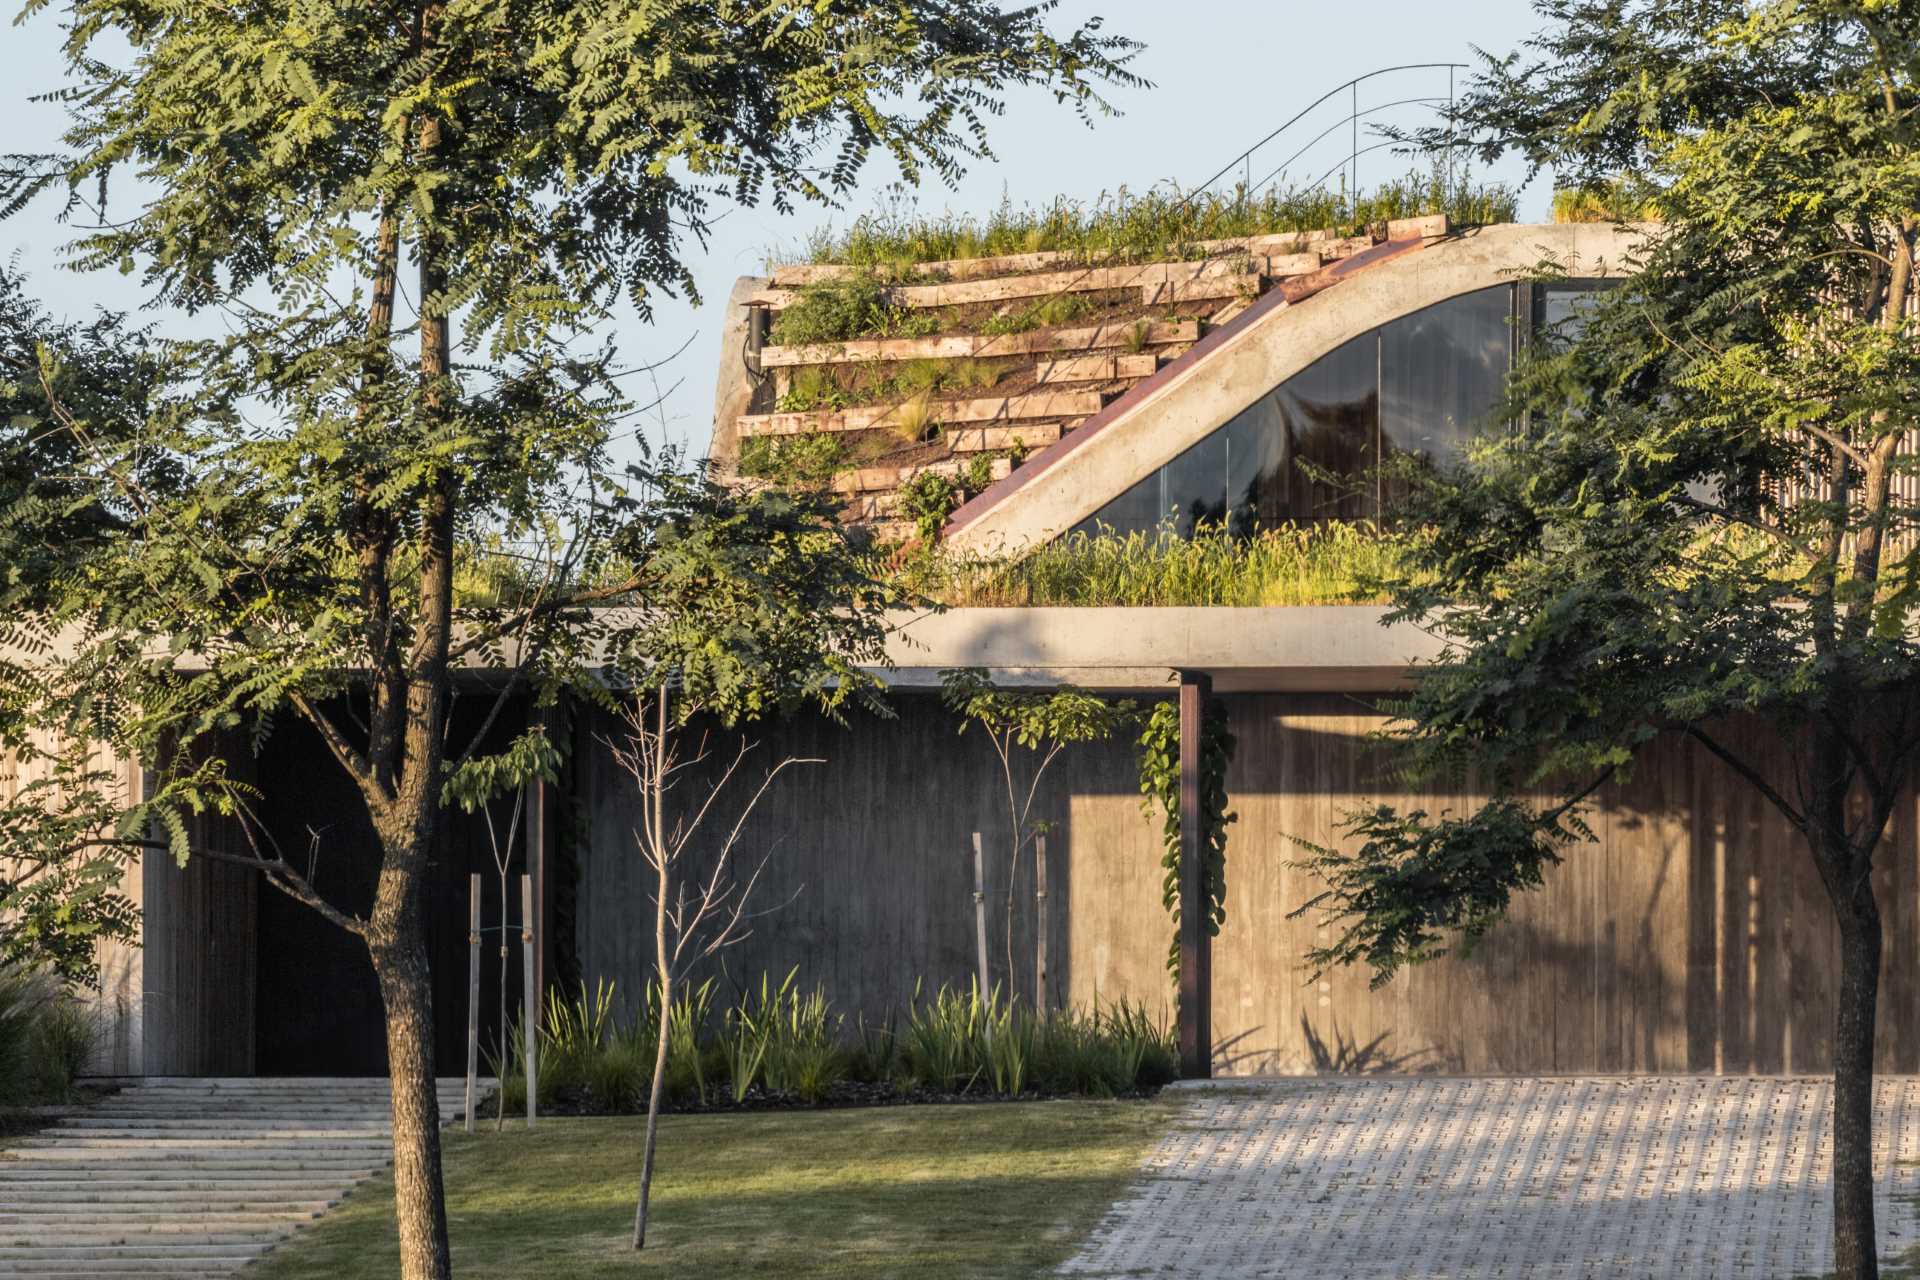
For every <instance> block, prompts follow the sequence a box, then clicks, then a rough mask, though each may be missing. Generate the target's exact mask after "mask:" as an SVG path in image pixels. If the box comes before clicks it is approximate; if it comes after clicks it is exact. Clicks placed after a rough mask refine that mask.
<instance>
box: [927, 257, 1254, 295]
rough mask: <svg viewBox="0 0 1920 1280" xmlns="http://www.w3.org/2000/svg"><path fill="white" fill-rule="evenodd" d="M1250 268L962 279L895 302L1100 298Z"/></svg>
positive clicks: (1173, 267) (1212, 264) (1091, 269)
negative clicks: (1063, 295) (1083, 295)
mask: <svg viewBox="0 0 1920 1280" xmlns="http://www.w3.org/2000/svg"><path fill="white" fill-rule="evenodd" d="M1245 269H1246V267H1245V263H1244V261H1243V260H1241V259H1239V258H1238V256H1237V255H1234V256H1229V257H1224V258H1208V259H1206V260H1204V261H1200V262H1147V263H1141V264H1138V265H1135V266H1127V267H1098V266H1086V267H1076V268H1073V269H1072V270H1069V271H1048V272H1042V273H1040V274H1038V275H1023V276H1001V277H999V278H997V279H992V280H962V281H958V282H956V283H954V284H921V285H906V286H903V287H902V288H898V289H895V290H894V291H893V298H894V301H895V302H896V303H898V304H899V305H901V306H906V307H953V306H961V305H964V304H968V303H976V302H1007V301H1011V300H1014V299H1017V298H1046V297H1051V296H1053V295H1054V294H1057V293H1099V292H1102V291H1104V290H1107V289H1132V288H1137V287H1139V286H1141V285H1147V284H1168V283H1173V282H1177V281H1184V280H1200V279H1205V278H1207V277H1210V276H1216V275H1232V274H1236V273H1239V272H1243V271H1244V270H1245Z"/></svg>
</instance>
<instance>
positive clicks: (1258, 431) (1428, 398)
mask: <svg viewBox="0 0 1920 1280" xmlns="http://www.w3.org/2000/svg"><path fill="white" fill-rule="evenodd" d="M1598 287H1600V286H1599V285H1598V282H1595V281H1577V282H1575V281H1569V282H1567V283H1565V284H1554V285H1549V286H1544V287H1540V286H1536V287H1533V288H1531V289H1529V290H1528V291H1527V292H1526V293H1522V294H1520V295H1518V296H1519V297H1520V298H1521V300H1522V306H1521V312H1522V314H1525V312H1526V310H1527V309H1528V308H1527V306H1526V305H1525V300H1526V299H1527V298H1528V297H1531V299H1532V309H1533V311H1534V315H1533V316H1532V321H1533V324H1534V327H1535V329H1538V330H1547V331H1549V332H1552V331H1553V330H1554V329H1555V328H1556V327H1558V328H1560V329H1562V330H1571V329H1572V328H1573V327H1574V326H1577V325H1578V324H1579V323H1580V317H1581V313H1582V311H1583V309H1584V307H1586V306H1587V305H1589V304H1590V302H1591V299H1592V297H1593V294H1594V291H1595V289H1596V288H1598ZM1515 298H1516V293H1515V286H1513V285H1495V286H1494V287H1492V288H1490V289H1481V290H1478V291H1477V292H1474V293H1469V294H1463V295H1461V296H1460V297H1457V298H1449V299H1447V300H1446V301H1445V302H1441V303H1437V304H1435V305H1434V306H1431V307H1427V308H1425V309H1424V310H1421V311H1417V312H1415V313H1414V314H1412V315H1408V316H1402V317H1401V318H1400V319H1398V320H1394V321H1391V322H1389V323H1388V324H1386V325H1383V326H1382V327H1381V328H1379V329H1376V330H1374V331H1373V332H1371V333H1368V334H1365V335H1362V336H1361V337H1358V338H1355V339H1353V340H1351V341H1349V342H1347V343H1346V344H1344V345H1343V346H1341V347H1339V348H1337V349H1335V350H1333V351H1331V352H1329V353H1328V354H1327V355H1325V356H1323V357H1321V358H1320V359H1319V360H1316V361H1314V362H1313V363H1312V364H1311V365H1309V366H1307V367H1306V368H1305V369H1302V370H1301V371H1300V372H1299V373H1297V374H1295V375H1294V376H1293V377H1291V378H1288V379H1287V380H1286V381H1285V382H1283V383H1281V384H1280V385H1279V386H1278V387H1275V388H1274V389H1273V390H1272V391H1270V392H1268V393H1267V394H1266V395H1264V396H1261V397H1260V399H1258V400H1256V401H1254V403H1253V404H1251V405H1249V406H1248V407H1247V408H1245V409H1243V410H1241V412H1239V413H1238V414H1236V415H1234V417H1233V418H1232V420H1231V421H1229V422H1227V423H1226V425H1224V426H1222V427H1221V428H1220V429H1219V430H1217V431H1214V432H1212V433H1211V434H1209V435H1208V436H1207V437H1206V438H1205V439H1203V440H1201V441H1200V442H1199V443H1197V444H1195V445H1194V446H1193V447H1192V448H1190V449H1188V450H1187V451H1186V452H1184V453H1182V454H1181V455H1180V456H1179V457H1177V458H1175V459H1174V460H1173V461H1171V462H1169V463H1167V464H1166V465H1165V466H1163V467H1161V468H1159V469H1158V470H1156V471H1155V472H1154V473H1153V474H1152V475H1149V476H1146V477H1145V478H1143V479H1142V480H1141V481H1140V482H1139V483H1137V484H1135V485H1134V486H1133V487H1132V488H1130V489H1128V490H1127V491H1126V492H1125V493H1122V494H1120V495H1119V496H1117V497H1115V498H1114V499H1113V500H1112V501H1110V502H1108V503H1107V504H1106V506H1104V507H1102V508H1101V509H1100V510H1099V511H1097V512H1095V513H1094V514H1093V515H1092V516H1089V517H1088V518H1087V519H1086V520H1083V521H1081V522H1080V523H1079V524H1078V525H1076V526H1075V529H1076V530H1080V531H1084V532H1087V533H1093V532H1096V531H1098V529H1099V528H1100V527H1101V526H1102V525H1104V526H1106V527H1108V528H1111V529H1112V530H1114V531H1115V532H1117V533H1120V534H1128V533H1134V532H1151V531H1153V530H1154V529H1156V528H1159V527H1160V526H1161V525H1163V524H1167V525H1170V526H1171V527H1172V528H1173V529H1174V530H1175V531H1176V532H1177V533H1178V534H1179V535H1180V536H1182V537H1189V536H1191V535H1192V533H1193V530H1194V528H1195V526H1196V525H1198V524H1200V523H1210V524H1214V523H1219V522H1221V521H1224V522H1225V523H1226V525H1227V527H1228V528H1229V529H1231V530H1232V531H1233V532H1234V533H1236V534H1240V535H1245V534H1250V533H1252V532H1253V531H1254V530H1256V529H1260V528H1270V527H1272V526H1274V525H1280V524H1288V523H1309V522H1313V521H1320V520H1363V519H1371V518H1375V517H1377V516H1378V515H1379V514H1380V504H1381V500H1382V495H1381V494H1380V493H1379V491H1378V487H1377V485H1376V484H1375V483H1374V478H1373V477H1374V474H1375V464H1376V463H1377V462H1378V460H1379V459H1380V458H1381V457H1382V456H1383V454H1385V453H1386V452H1387V451H1391V452H1393V453H1412V454H1415V455H1417V456H1419V457H1422V458H1426V459H1428V460H1430V461H1432V462H1434V463H1436V464H1441V463H1446V462H1449V461H1451V460H1453V459H1455V458H1458V457H1459V456H1460V454H1461V452H1462V451H1463V449H1464V447H1465V445H1466V443H1467V441H1468V440H1469V439H1471V438H1472V436H1473V435H1474V433H1475V432H1477V431H1479V430H1481V429H1482V428H1484V427H1485V426H1486V425H1487V422H1488V417H1489V415H1490V413H1491V412H1492V410H1493V409H1494V408H1495V407H1496V405H1497V404H1498V403H1499V399H1500V392H1501V389H1502V385H1503V383H1504V381H1505V379H1506V376H1507V372H1508V370H1509V369H1510V368H1511V367H1512V364H1513V348H1514V338H1515V329H1514V324H1513V316H1514V304H1515ZM1386 497H1387V500H1388V501H1391V500H1392V495H1386Z"/></svg>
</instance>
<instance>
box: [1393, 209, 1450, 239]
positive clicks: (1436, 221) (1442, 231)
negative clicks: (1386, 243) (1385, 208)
mask: <svg viewBox="0 0 1920 1280" xmlns="http://www.w3.org/2000/svg"><path fill="white" fill-rule="evenodd" d="M1451 229H1452V224H1450V223H1449V222H1448V221H1447V215H1446V214H1444V213H1430V214H1428V215H1427V216H1426V217H1424V218H1391V219H1389V220H1388V221H1387V239H1389V240H1412V239H1414V238H1416V237H1418V238H1420V239H1423V240H1424V239H1426V238H1427V237H1428V236H1444V235H1446V234H1447V232H1448V231H1450V230H1451Z"/></svg>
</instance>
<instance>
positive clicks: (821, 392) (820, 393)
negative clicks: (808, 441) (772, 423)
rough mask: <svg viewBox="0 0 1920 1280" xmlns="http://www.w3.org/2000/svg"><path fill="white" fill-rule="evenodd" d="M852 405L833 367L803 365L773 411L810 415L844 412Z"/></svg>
mask: <svg viewBox="0 0 1920 1280" xmlns="http://www.w3.org/2000/svg"><path fill="white" fill-rule="evenodd" d="M850 403H851V400H850V399H849V397H848V395H847V392H846V391H845V390H844V389H842V388H841V386H840V384H839V383H838V382H837V381H835V379H834V376H833V369H832V368H831V367H829V366H824V365H804V366H802V367H801V368H798V369H795V370H794V371H793V384H792V385H791V386H790V387H788V388H787V391H786V394H785V395H782V396H781V397H780V398H779V399H778V400H776V401H774V405H773V407H774V408H775V409H776V410H778V411H779V412H781V413H810V412H812V411H814V410H816V409H844V408H846V407H847V405H848V404H850ZM757 438H758V439H766V438H767V437H764V436H762V437H757Z"/></svg>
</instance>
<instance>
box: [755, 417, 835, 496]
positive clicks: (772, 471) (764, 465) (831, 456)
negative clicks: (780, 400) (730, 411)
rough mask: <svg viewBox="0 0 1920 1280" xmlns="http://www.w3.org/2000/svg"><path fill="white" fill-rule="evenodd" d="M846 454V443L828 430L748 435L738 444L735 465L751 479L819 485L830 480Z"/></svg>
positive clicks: (782, 484)
mask: <svg viewBox="0 0 1920 1280" xmlns="http://www.w3.org/2000/svg"><path fill="white" fill-rule="evenodd" d="M846 458H847V447H846V445H845V444H844V443H843V442H842V441H841V440H840V439H839V438H838V437H837V436H835V435H833V434H832V433H831V432H826V431H820V432H815V433H813V434H811V435H802V436H749V437H747V439H745V440H744V441H742V442H741V444H740V458H739V462H738V463H737V466H738V467H739V471H740V474H741V475H743V476H746V477H747V478H748V479H751V480H763V481H766V482H767V483H768V484H773V485H778V486H780V487H781V488H785V489H820V488H824V487H826V486H827V485H829V484H831V483H832V482H833V477H834V476H835V475H836V474H838V473H839V471H840V468H841V467H842V466H843V465H844V464H845V462H846Z"/></svg>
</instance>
